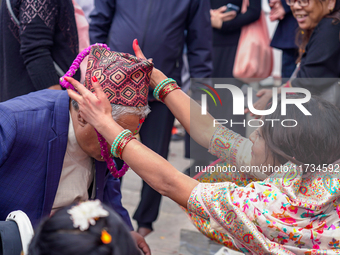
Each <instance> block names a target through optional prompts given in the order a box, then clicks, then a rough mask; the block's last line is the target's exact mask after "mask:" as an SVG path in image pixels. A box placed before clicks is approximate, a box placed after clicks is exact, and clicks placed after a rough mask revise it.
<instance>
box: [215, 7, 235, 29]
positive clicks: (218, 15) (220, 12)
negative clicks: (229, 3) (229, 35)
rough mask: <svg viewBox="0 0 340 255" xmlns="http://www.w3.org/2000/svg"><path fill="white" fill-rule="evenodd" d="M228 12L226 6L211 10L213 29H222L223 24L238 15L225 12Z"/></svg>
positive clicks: (232, 12)
mask: <svg viewBox="0 0 340 255" xmlns="http://www.w3.org/2000/svg"><path fill="white" fill-rule="evenodd" d="M226 10H227V7H226V6H222V7H220V8H218V9H214V10H210V20H211V26H212V27H213V28H216V29H221V28H222V25H223V22H226V21H230V20H232V19H234V18H235V17H236V15H237V13H236V12H235V11H230V12H225V11H226Z"/></svg>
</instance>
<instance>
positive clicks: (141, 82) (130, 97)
mask: <svg viewBox="0 0 340 255" xmlns="http://www.w3.org/2000/svg"><path fill="white" fill-rule="evenodd" d="M87 55H89V58H88V63H87V70H86V76H85V84H84V85H85V87H86V88H87V89H89V90H90V91H92V92H94V88H93V86H92V84H91V78H92V77H93V76H95V77H96V78H97V80H98V82H99V83H100V85H101V86H102V88H103V91H104V93H105V94H106V95H107V98H108V99H109V101H110V103H111V104H118V105H124V106H134V107H141V106H146V105H147V104H148V91H149V84H150V77H151V73H152V69H153V64H152V63H151V62H149V61H147V60H145V59H141V58H137V57H135V56H133V55H131V54H128V53H120V52H115V51H110V49H109V48H108V47H107V46H106V45H105V44H94V45H91V46H90V47H88V48H87V49H85V50H84V51H83V52H82V53H80V54H79V55H78V57H77V58H76V60H75V61H74V62H73V64H72V66H71V68H70V70H69V71H68V72H67V73H66V74H65V75H64V76H69V77H70V76H73V75H74V73H75V72H76V69H78V68H79V65H80V63H81V61H82V60H83V59H84V58H85V57H86V56H87ZM72 67H73V68H72ZM73 69H74V70H73ZM64 76H63V77H64ZM63 77H62V78H61V82H60V84H61V85H62V86H64V87H66V88H68V87H71V86H72V85H71V84H70V83H68V82H67V81H66V80H65V79H63ZM72 87H73V86H72ZM72 87H71V88H72Z"/></svg>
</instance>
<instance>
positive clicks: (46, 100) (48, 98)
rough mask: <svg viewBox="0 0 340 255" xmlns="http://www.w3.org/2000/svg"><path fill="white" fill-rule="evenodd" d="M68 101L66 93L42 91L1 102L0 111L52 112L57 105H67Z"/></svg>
mask: <svg viewBox="0 0 340 255" xmlns="http://www.w3.org/2000/svg"><path fill="white" fill-rule="evenodd" d="M68 100H69V97H68V95H67V92H66V91H62V90H50V89H44V90H39V91H36V92H32V93H29V94H27V95H23V96H19V97H15V98H13V99H10V100H7V101H5V102H2V103H0V109H1V110H6V112H11V113H15V112H17V113H18V112H27V111H39V110H51V111H53V109H54V108H55V106H56V105H57V104H65V103H68ZM67 106H68V105H67Z"/></svg>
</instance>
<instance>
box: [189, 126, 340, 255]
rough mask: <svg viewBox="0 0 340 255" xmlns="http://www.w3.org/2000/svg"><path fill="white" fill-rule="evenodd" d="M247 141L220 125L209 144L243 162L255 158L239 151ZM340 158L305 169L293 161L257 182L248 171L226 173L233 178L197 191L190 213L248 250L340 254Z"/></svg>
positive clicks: (210, 232)
mask: <svg viewBox="0 0 340 255" xmlns="http://www.w3.org/2000/svg"><path fill="white" fill-rule="evenodd" d="M247 146H249V140H247V139H245V138H243V137H241V136H239V135H237V134H235V133H234V132H232V131H230V130H228V129H227V128H224V127H220V128H218V129H217V130H216V132H215V134H214V136H213V138H212V140H211V144H210V149H209V150H210V152H211V153H212V154H214V155H216V156H219V157H220V158H221V159H226V160H227V163H232V164H233V165H236V166H239V167H240V160H244V159H249V158H251V157H250V156H249V155H242V156H241V155H239V153H242V154H244V153H248V152H249V151H250V150H249V149H248V148H246V147H247ZM250 146H251V145H250ZM247 162H248V163H249V162H250V160H248V161H247V160H245V161H244V163H247ZM339 164H340V163H339ZM339 164H336V163H334V164H332V165H330V166H328V165H327V166H321V168H318V167H319V166H315V167H314V170H313V167H311V168H310V171H311V172H310V173H305V172H304V170H302V168H301V167H299V166H297V165H295V164H292V163H291V162H288V163H286V164H285V165H284V166H283V167H282V168H281V170H282V171H280V172H275V173H273V174H272V175H270V176H269V177H268V178H267V179H265V180H263V181H253V182H250V181H251V180H250V179H249V178H248V177H247V176H248V175H246V174H245V173H242V172H236V173H233V172H227V173H224V175H225V176H226V179H227V180H228V179H229V180H228V181H227V182H219V183H200V184H199V185H198V186H197V187H196V188H195V189H194V190H193V191H192V193H191V196H190V198H189V201H188V211H189V216H190V217H191V219H192V221H193V222H194V224H195V225H196V226H197V227H198V229H199V230H200V231H201V232H202V233H204V234H205V235H207V236H208V237H210V238H211V239H214V240H216V241H217V242H219V243H222V244H224V245H225V246H227V247H229V248H231V249H235V250H239V251H241V252H243V253H245V254H340V205H339V202H340V199H339V195H340V181H339V180H340V168H339ZM230 176H231V177H230ZM214 178H215V180H216V176H215V177H214ZM249 182H250V183H249Z"/></svg>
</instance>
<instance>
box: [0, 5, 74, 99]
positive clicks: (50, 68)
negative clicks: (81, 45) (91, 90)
mask: <svg viewBox="0 0 340 255" xmlns="http://www.w3.org/2000/svg"><path fill="white" fill-rule="evenodd" d="M10 6H11V8H12V10H13V14H14V17H16V18H17V19H18V21H19V24H20V25H17V23H16V22H15V21H14V19H13V17H11V15H10V12H9V10H8V8H7V6H6V1H2V4H1V8H0V102H2V101H5V100H8V99H11V98H13V97H16V96H21V95H24V94H28V93H30V92H33V91H37V90H41V89H46V88H53V89H61V87H60V85H59V76H58V74H57V71H56V69H55V67H54V64H53V61H54V62H56V63H57V64H58V65H59V67H60V68H61V69H62V70H63V71H64V72H66V71H67V70H68V67H69V66H70V65H71V64H72V62H73V60H74V59H75V58H76V56H77V54H78V34H77V26H76V21H75V16H74V8H73V4H72V1H71V0H50V1H28V0H22V1H18V0H11V1H10ZM79 78H80V72H77V74H76V79H79Z"/></svg>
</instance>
